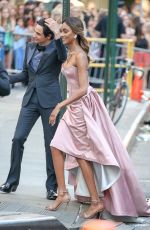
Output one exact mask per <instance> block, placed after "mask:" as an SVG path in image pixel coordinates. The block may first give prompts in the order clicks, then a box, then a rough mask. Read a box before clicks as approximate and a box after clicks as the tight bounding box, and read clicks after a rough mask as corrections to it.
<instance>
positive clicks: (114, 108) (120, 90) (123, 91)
mask: <svg viewBox="0 0 150 230" xmlns="http://www.w3.org/2000/svg"><path fill="white" fill-rule="evenodd" d="M119 65H120V69H123V68H124V73H123V75H122V76H121V78H119V79H117V80H115V90H114V94H113V96H112V98H110V99H108V101H107V103H106V108H107V110H108V112H109V115H110V118H111V119H112V121H113V123H114V125H116V124H117V123H118V121H119V120H120V119H121V117H122V115H123V113H124V111H125V108H126V105H127V102H128V98H129V87H128V84H127V81H126V77H127V75H128V72H129V71H130V70H131V69H133V61H132V60H123V61H122V63H120V64H119ZM124 66H126V67H124Z"/></svg>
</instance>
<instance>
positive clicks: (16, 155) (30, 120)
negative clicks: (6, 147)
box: [7, 89, 58, 191]
mask: <svg viewBox="0 0 150 230" xmlns="http://www.w3.org/2000/svg"><path fill="white" fill-rule="evenodd" d="M52 110H53V108H47V109H44V108H42V107H41V106H40V104H39V102H38V97H37V93H36V89H35V90H34V92H33V95H32V97H31V99H30V101H29V103H28V105H27V106H25V107H22V108H21V111H20V115H19V119H18V123H17V126H16V131H15V134H14V138H13V143H12V150H11V168H10V171H9V175H8V178H7V182H8V183H10V184H15V185H18V184H19V178H20V171H21V161H22V156H23V151H24V142H25V141H26V139H27V137H28V135H29V133H30V131H31V129H32V127H33V126H34V124H35V122H36V121H37V119H38V118H39V117H41V120H42V126H43V130H44V141H45V150H46V170H47V181H46V188H47V190H49V189H52V190H54V191H56V189H57V184H56V177H55V173H54V168H53V164H52V156H51V153H50V141H51V140H52V138H53V136H54V133H55V131H56V128H57V124H58V122H57V123H56V124H55V125H54V126H51V125H49V126H48V125H47V123H48V121H49V116H50V113H51V112H52ZM37 151H38V150H37Z"/></svg>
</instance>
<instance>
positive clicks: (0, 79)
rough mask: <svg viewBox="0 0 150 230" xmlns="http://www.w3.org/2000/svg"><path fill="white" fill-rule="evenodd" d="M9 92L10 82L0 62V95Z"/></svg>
mask: <svg viewBox="0 0 150 230" xmlns="http://www.w3.org/2000/svg"><path fill="white" fill-rule="evenodd" d="M9 94H10V84H9V78H8V74H7V72H6V71H5V69H4V67H3V65H2V63H1V62H0V96H7V95H9Z"/></svg>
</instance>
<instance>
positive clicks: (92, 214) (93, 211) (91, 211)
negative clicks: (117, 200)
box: [80, 200, 104, 219]
mask: <svg viewBox="0 0 150 230" xmlns="http://www.w3.org/2000/svg"><path fill="white" fill-rule="evenodd" d="M94 206H95V208H94ZM96 206H97V208H96ZM103 211H104V203H103V201H102V200H91V205H90V207H89V208H88V209H87V210H86V211H84V212H83V213H81V215H80V216H81V217H82V218H84V219H93V218H97V217H98V216H99V215H100V213H102V212H103Z"/></svg>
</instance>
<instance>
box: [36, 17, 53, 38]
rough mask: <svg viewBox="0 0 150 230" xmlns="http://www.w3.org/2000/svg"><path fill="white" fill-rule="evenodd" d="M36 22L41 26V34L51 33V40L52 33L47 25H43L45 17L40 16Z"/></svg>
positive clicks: (47, 34)
mask: <svg viewBox="0 0 150 230" xmlns="http://www.w3.org/2000/svg"><path fill="white" fill-rule="evenodd" d="M37 24H38V25H40V26H42V27H43V34H44V36H45V37H47V36H49V35H51V40H52V39H53V38H54V33H53V32H52V31H51V30H50V28H49V27H48V26H47V25H45V18H41V19H40V20H38V21H37Z"/></svg>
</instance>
